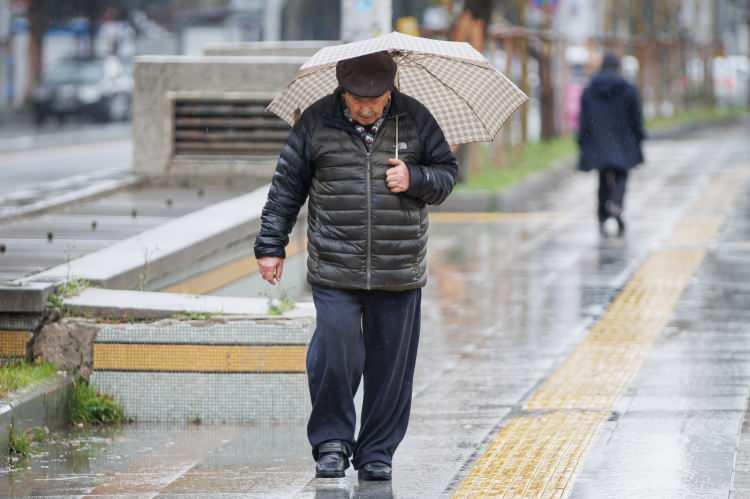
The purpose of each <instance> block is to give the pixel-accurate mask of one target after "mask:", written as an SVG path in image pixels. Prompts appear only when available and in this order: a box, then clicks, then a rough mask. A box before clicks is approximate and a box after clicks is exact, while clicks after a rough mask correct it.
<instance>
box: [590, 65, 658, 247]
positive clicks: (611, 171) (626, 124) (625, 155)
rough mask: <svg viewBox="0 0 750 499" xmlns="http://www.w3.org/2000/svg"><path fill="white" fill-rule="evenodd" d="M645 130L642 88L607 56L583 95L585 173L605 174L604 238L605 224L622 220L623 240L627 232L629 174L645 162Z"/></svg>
mask: <svg viewBox="0 0 750 499" xmlns="http://www.w3.org/2000/svg"><path fill="white" fill-rule="evenodd" d="M645 138H646V132H645V131H644V129H643V118H642V112H641V103H640V97H639V95H638V89H637V88H636V87H635V86H634V85H632V84H630V83H629V82H628V81H627V80H625V78H623V77H622V76H620V60H619V59H618V57H617V56H616V55H614V54H611V53H609V54H606V55H605V56H604V60H603V62H602V67H601V70H600V71H599V72H598V73H597V74H596V75H594V77H593V78H592V79H591V82H590V83H589V85H588V86H587V87H586V89H585V90H584V91H583V95H582V96H581V113H580V117H579V128H578V144H579V146H580V151H581V154H580V158H579V163H578V168H579V169H580V170H582V171H590V170H598V171H599V203H598V207H597V217H598V219H599V228H600V232H601V234H602V235H603V236H604V237H606V236H607V235H608V234H607V232H606V230H605V222H606V221H607V219H609V218H614V219H615V220H616V221H617V226H618V235H619V236H622V235H624V233H625V222H624V220H623V208H624V199H625V189H626V185H627V181H628V172H629V171H630V169H631V168H634V167H635V166H637V165H639V164H640V163H642V162H643V152H642V149H641V142H642V141H643V140H644V139H645Z"/></svg>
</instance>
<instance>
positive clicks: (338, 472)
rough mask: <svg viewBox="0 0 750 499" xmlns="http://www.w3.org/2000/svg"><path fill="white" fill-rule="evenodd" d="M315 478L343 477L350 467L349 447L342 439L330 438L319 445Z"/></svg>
mask: <svg viewBox="0 0 750 499" xmlns="http://www.w3.org/2000/svg"><path fill="white" fill-rule="evenodd" d="M317 451H318V460H317V461H316V463H315V478H341V477H343V476H344V475H345V471H346V469H347V468H348V467H349V458H348V457H347V454H348V452H347V448H346V446H345V445H344V443H343V442H341V441H340V440H330V441H328V442H323V443H322V444H320V445H319V446H318V449H317Z"/></svg>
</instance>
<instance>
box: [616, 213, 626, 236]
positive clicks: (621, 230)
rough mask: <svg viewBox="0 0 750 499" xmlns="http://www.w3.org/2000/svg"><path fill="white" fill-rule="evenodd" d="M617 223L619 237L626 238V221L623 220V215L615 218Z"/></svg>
mask: <svg viewBox="0 0 750 499" xmlns="http://www.w3.org/2000/svg"><path fill="white" fill-rule="evenodd" d="M615 221H616V222H617V237H623V236H625V221H624V220H623V219H622V215H618V216H617V217H615Z"/></svg>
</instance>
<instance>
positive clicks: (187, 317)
mask: <svg viewBox="0 0 750 499" xmlns="http://www.w3.org/2000/svg"><path fill="white" fill-rule="evenodd" d="M213 317H215V314H212V313H210V312H179V313H177V314H174V315H173V316H172V317H171V318H172V319H175V320H179V321H207V320H210V319H212V318H213Z"/></svg>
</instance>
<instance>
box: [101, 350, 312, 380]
mask: <svg viewBox="0 0 750 499" xmlns="http://www.w3.org/2000/svg"><path fill="white" fill-rule="evenodd" d="M306 351H307V347H305V346H302V345H268V346H245V345H174V344H169V345H161V344H144V343H139V344H123V343H96V344H95V345H94V370H97V371H106V370H118V371H168V372H258V373H272V372H299V373H302V372H305V354H306Z"/></svg>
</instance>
